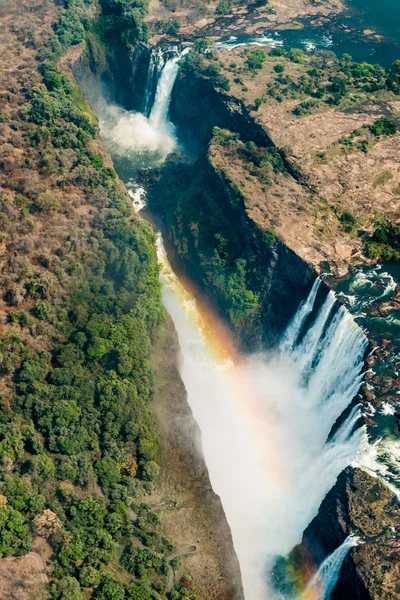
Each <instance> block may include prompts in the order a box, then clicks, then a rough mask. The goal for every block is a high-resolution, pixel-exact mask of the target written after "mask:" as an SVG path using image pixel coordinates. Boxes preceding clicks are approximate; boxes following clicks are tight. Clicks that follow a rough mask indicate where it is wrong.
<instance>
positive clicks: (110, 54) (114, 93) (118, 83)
mask: <svg viewBox="0 0 400 600" xmlns="http://www.w3.org/2000/svg"><path fill="white" fill-rule="evenodd" d="M150 58H151V46H149V45H148V44H145V43H141V44H137V45H136V46H128V45H126V44H124V43H123V42H122V41H121V40H119V39H113V40H112V41H111V42H110V43H108V44H107V45H105V46H104V45H102V44H101V43H100V42H99V41H98V40H97V38H95V37H93V36H91V35H89V36H88V38H87V52H85V53H83V54H80V56H79V58H78V60H77V61H76V62H75V64H74V67H73V70H74V74H75V76H76V77H77V79H78V80H80V81H82V79H83V77H86V76H89V77H93V76H95V77H96V80H97V82H101V83H102V84H103V89H104V92H105V93H106V95H107V96H108V97H109V98H110V99H111V100H112V101H113V102H116V103H117V104H120V105H121V106H123V107H124V108H126V109H127V110H135V111H142V110H143V108H144V103H145V92H146V86H147V78H148V77H147V76H148V71H149V64H150Z"/></svg>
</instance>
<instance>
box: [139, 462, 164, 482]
mask: <svg viewBox="0 0 400 600" xmlns="http://www.w3.org/2000/svg"><path fill="white" fill-rule="evenodd" d="M142 474H143V479H146V480H147V481H153V480H154V479H156V478H157V477H158V475H159V474H160V467H159V466H158V464H157V463H156V462H154V461H153V460H150V461H148V462H147V463H145V464H144V466H143V469H142Z"/></svg>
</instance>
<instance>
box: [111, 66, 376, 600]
mask: <svg viewBox="0 0 400 600" xmlns="http://www.w3.org/2000/svg"><path fill="white" fill-rule="evenodd" d="M178 61H179V56H174V57H173V58H170V59H168V60H167V61H166V63H165V65H164V67H163V69H162V71H161V74H160V76H159V79H158V84H157V91H156V97H155V101H154V105H153V107H152V109H151V114H150V117H149V118H146V117H145V116H144V115H143V114H140V113H131V112H128V111H123V109H121V108H118V107H109V108H108V109H107V111H105V112H104V113H103V116H102V119H101V121H100V123H101V131H102V135H103V137H104V138H105V139H106V141H107V144H108V147H109V148H110V149H111V150H112V153H113V158H114V160H115V159H119V157H122V158H123V161H125V163H123V164H126V163H129V169H130V171H129V173H132V171H133V170H134V168H133V167H132V165H134V164H135V165H136V164H137V165H138V167H139V168H142V167H143V164H146V165H147V166H155V165H156V166H157V165H159V164H160V163H161V162H162V161H163V160H165V157H166V156H167V154H168V153H169V152H172V151H173V150H174V149H175V148H176V137H175V136H174V132H173V126H172V124H171V123H169V120H168V110H169V103H170V98H171V92H172V88H173V85H174V81H175V78H176V75H177V73H178ZM135 168H136V167H135ZM130 177H132V174H130ZM157 251H158V257H159V262H160V265H161V272H160V279H161V282H162V297H163V303H164V305H165V307H166V309H167V311H168V313H169V314H170V316H171V318H172V320H173V322H174V325H175V328H176V331H177V334H178V338H179V344H180V348H181V357H180V363H179V370H180V374H181V377H182V381H183V383H184V385H185V388H186V390H187V399H188V403H189V405H190V408H191V410H192V413H193V416H194V418H195V420H196V421H197V423H198V425H199V428H200V431H201V440H202V450H203V454H204V458H205V461H206V464H207V468H208V471H209V475H210V480H211V485H212V487H213V489H214V491H215V493H216V494H218V495H219V497H220V498H221V502H222V504H223V508H224V511H225V515H226V518H227V521H228V523H229V525H230V528H231V532H232V539H233V543H234V547H235V551H236V553H237V556H238V559H239V563H240V569H241V574H242V580H243V587H244V593H245V598H246V600H266V598H268V599H269V600H272V599H275V598H276V593H275V591H274V589H273V585H272V583H271V580H270V573H271V569H272V567H273V564H274V563H275V560H276V557H277V556H278V555H281V556H286V555H287V554H289V552H290V551H291V550H292V549H293V547H294V546H295V545H296V544H298V543H299V542H301V539H302V535H303V532H304V529H305V528H306V527H307V525H308V524H309V523H310V521H311V520H312V519H313V518H314V516H315V515H316V514H317V512H318V509H319V507H320V504H321V502H322V500H323V499H324V497H325V496H326V494H327V493H328V492H329V490H330V489H331V488H332V486H333V485H334V483H335V481H336V479H337V476H338V475H339V473H340V472H341V471H342V470H343V469H344V468H345V467H347V466H348V465H349V464H350V462H352V461H353V460H354V458H355V456H356V455H357V452H358V451H359V450H360V449H361V448H362V446H363V444H364V442H365V437H366V434H365V428H364V427H358V428H357V423H358V419H359V412H358V408H357V407H356V406H355V407H353V408H352V409H351V410H348V411H347V412H346V415H347V416H346V418H345V419H343V420H342V422H341V425H340V427H337V426H336V427H334V426H335V424H337V419H338V417H340V416H341V415H342V413H343V411H345V410H346V409H347V408H348V406H349V405H350V404H351V402H352V400H353V398H354V397H355V395H356V394H357V391H358V388H359V386H360V383H361V379H362V368H363V356H364V353H365V349H366V346H367V340H366V338H365V336H364V334H363V332H362V330H361V329H360V328H359V327H358V326H357V325H356V324H355V322H354V321H353V319H352V318H351V316H350V315H349V313H348V312H347V310H346V309H345V308H344V307H342V306H340V305H339V303H338V302H337V301H336V297H335V295H334V293H333V292H329V293H328V294H327V296H326V298H325V299H324V301H323V302H322V305H320V303H319V302H318V303H317V302H316V299H317V297H318V298H320V294H321V285H320V283H321V282H320V280H319V279H317V280H316V281H315V282H314V284H313V286H312V289H311V291H310V294H309V295H308V297H307V298H306V299H305V300H304V302H302V303H301V305H300V307H299V309H298V311H297V312H296V314H295V316H294V318H293V320H292V322H291V323H290V325H289V327H288V328H287V330H286V332H285V334H284V336H283V337H282V342H281V344H280V348H279V350H278V349H277V350H276V351H275V352H268V353H259V354H256V355H241V354H240V352H239V351H238V349H237V348H236V346H235V343H234V340H233V339H232V337H230V333H229V331H227V330H226V328H225V327H224V324H223V323H221V322H220V321H219V319H218V317H217V315H216V314H215V313H214V312H213V311H212V310H211V309H210V307H209V305H208V304H207V303H204V305H203V303H202V302H201V298H196V299H195V298H194V297H193V296H191V294H190V293H189V292H188V291H187V290H185V288H184V287H183V286H182V284H181V283H180V282H179V280H178V278H177V277H176V275H175V274H174V273H173V271H172V269H171V267H170V265H169V263H168V259H167V257H166V254H165V250H164V248H163V244H162V240H161V237H159V239H158V241H157ZM332 431H334V433H333V434H332Z"/></svg>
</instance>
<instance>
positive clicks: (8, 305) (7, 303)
mask: <svg viewBox="0 0 400 600" xmlns="http://www.w3.org/2000/svg"><path fill="white" fill-rule="evenodd" d="M64 4H65V8H66V10H65V11H63V12H62V13H61V17H60V19H59V21H58V23H57V24H56V25H55V26H54V28H53V31H54V33H53V34H51V35H50V36H49V35H46V36H44V34H43V36H44V37H45V41H46V43H44V44H41V45H40V47H39V48H34V49H33V50H32V53H34V54H37V50H38V55H39V61H38V62H37V63H33V64H36V66H37V67H38V69H37V71H35V70H32V69H28V70H23V69H21V70H17V71H16V72H15V75H13V77H15V79H13V80H11V81H10V82H9V87H10V89H12V90H13V91H12V92H9V93H6V94H3V95H2V98H1V102H2V106H1V122H2V124H5V126H2V127H1V130H0V135H1V142H2V149H3V151H2V155H1V166H2V173H3V174H2V176H1V178H0V221H1V233H0V243H1V248H2V253H1V257H2V272H1V287H2V300H1V311H0V319H1V339H0V369H1V374H2V385H1V394H0V556H15V555H22V554H24V553H26V552H28V551H29V549H30V546H31V543H32V539H33V538H34V537H35V536H36V535H40V536H42V537H44V538H46V539H47V540H48V542H49V543H50V545H51V547H52V549H53V552H54V564H53V570H52V574H51V583H50V586H49V590H50V595H51V598H54V599H57V600H62V599H64V600H80V599H83V598H84V597H88V594H89V592H90V593H91V595H92V597H93V598H97V599H102V600H111V599H118V600H122V599H123V598H126V599H135V600H139V599H141V600H151V599H157V598H159V597H160V594H163V593H164V590H165V585H166V572H167V567H166V557H167V556H168V555H169V554H170V553H171V551H172V549H173V548H172V545H171V543H170V542H169V541H168V540H166V539H165V538H163V537H162V536H161V535H160V533H159V532H158V529H159V518H158V517H157V515H155V514H151V513H149V512H148V511H147V510H146V507H145V504H143V499H144V498H145V496H146V494H147V493H150V492H151V491H152V486H153V483H152V482H153V480H154V479H155V478H157V476H158V474H159V470H160V469H159V466H158V464H157V456H158V443H159V440H158V432H157V427H156V423H155V418H154V415H153V412H152V409H151V400H152V396H153V374H152V369H151V366H150V362H149V351H150V343H151V336H152V334H153V331H154V329H155V328H156V327H157V325H158V324H159V323H160V322H161V321H162V320H163V318H164V309H163V307H162V304H161V299H160V285H159V281H158V263H157V259H156V254H155V248H154V235H153V233H152V231H151V228H150V227H149V226H148V225H146V224H145V223H144V222H143V221H140V220H138V219H136V218H135V217H134V216H133V214H132V210H131V206H130V201H129V198H128V197H127V195H126V192H125V191H124V189H123V188H122V187H121V185H120V183H119V182H118V179H117V177H116V173H115V172H114V170H113V168H111V167H110V166H108V165H107V164H106V163H107V158H106V157H105V156H104V154H103V151H102V148H101V145H100V144H99V143H98V141H97V121H96V118H95V117H94V115H93V114H92V113H91V111H90V109H89V107H88V106H87V105H86V103H85V100H84V99H83V97H82V96H81V94H80V92H79V90H78V89H77V88H76V86H75V84H74V83H73V82H72V80H71V79H69V77H67V76H65V75H63V74H62V73H60V71H59V70H58V68H57V66H56V63H55V60H56V59H57V58H58V57H59V56H60V54H61V53H62V51H63V49H65V48H68V47H69V46H70V45H72V44H75V43H77V42H79V41H81V40H82V39H83V36H84V35H85V31H86V30H87V28H88V27H89V26H90V16H91V14H92V13H91V10H92V9H93V6H92V5H93V3H92V2H90V1H86V0H66V1H65V3H64ZM104 4H106V5H107V7H108V8H109V7H110V6H111V5H113V6H114V5H115V10H116V11H117V13H118V14H120V13H119V11H120V10H121V7H122V9H123V10H124V11H125V9H126V5H128V4H129V7H130V9H132V10H134V7H133V4H134V3H132V2H119V1H117V0H116V1H115V2H104ZM136 7H137V5H136ZM110 10H111V9H110ZM138 10H139V12H140V9H139V8H138ZM107 15H108V13H107ZM116 22H118V23H120V21H119V20H118V19H116ZM129 22H130V23H131V22H132V19H131V18H129ZM121 27H123V24H122V25H121ZM28 44H29V45H28V46H27V48H28V49H29V48H32V44H31V42H29V43H28ZM34 54H33V55H34ZM135 513H136V514H137V515H138V518H136V516H135ZM133 522H134V524H133ZM139 546H140V547H141V548H140V549H139ZM120 571H124V576H123V578H122V579H120V577H119V574H118V573H119V572H120ZM179 589H181V590H184V591H181V592H179ZM174 593H175V592H174ZM176 594H177V595H176V598H181V597H188V598H194V596H193V595H192V594H191V592H189V591H188V589H187V588H186V587H185V585H184V583H181V584H180V587H179V588H178V590H177V591H176Z"/></svg>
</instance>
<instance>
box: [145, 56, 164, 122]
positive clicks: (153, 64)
mask: <svg viewBox="0 0 400 600" xmlns="http://www.w3.org/2000/svg"><path fill="white" fill-rule="evenodd" d="M164 64H165V60H164V54H163V51H162V50H161V48H157V49H156V50H153V51H152V52H151V55H150V63H149V70H148V72H147V81H146V90H145V96H144V111H143V112H144V114H145V115H146V117H147V116H148V115H149V114H150V110H151V99H152V96H153V85H154V79H155V75H156V72H157V74H159V73H160V72H161V71H162V68H163V66H164ZM157 82H158V78H157Z"/></svg>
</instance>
